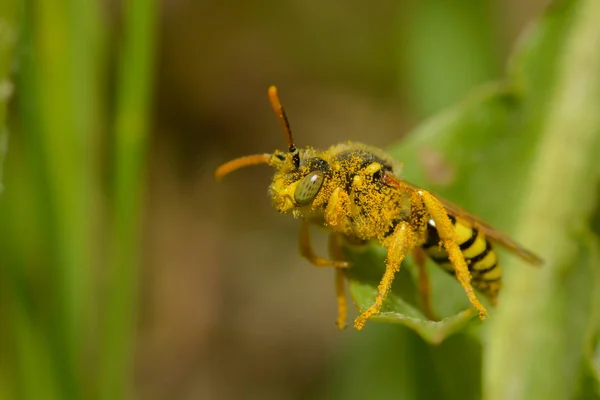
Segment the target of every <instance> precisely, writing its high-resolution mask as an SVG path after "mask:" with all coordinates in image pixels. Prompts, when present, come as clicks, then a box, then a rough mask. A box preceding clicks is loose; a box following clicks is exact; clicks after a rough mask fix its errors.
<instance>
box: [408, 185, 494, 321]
mask: <svg viewBox="0 0 600 400" xmlns="http://www.w3.org/2000/svg"><path fill="white" fill-rule="evenodd" d="M417 194H418V196H419V197H420V198H421V200H422V201H423V204H424V205H425V209H426V210H427V214H429V216H430V217H431V219H432V220H433V222H434V223H435V229H436V230H437V232H438V235H439V236H440V239H441V241H442V244H443V245H444V249H445V250H446V252H447V253H448V258H449V259H450V262H451V263H452V265H453V266H454V269H455V271H456V278H457V279H458V281H459V282H460V284H461V286H462V287H463V289H464V291H465V293H466V294H467V297H468V298H469V301H470V302H471V304H472V305H473V307H475V309H476V310H477V311H478V312H479V318H481V319H484V318H485V317H486V316H487V311H486V309H485V307H484V306H483V304H481V302H480V301H479V299H477V296H476V295H475V292H474V291H473V286H472V285H471V273H470V272H469V268H468V267H467V263H466V261H465V257H464V255H463V254H462V252H461V251H460V247H459V245H458V238H457V237H456V231H455V229H454V227H453V225H452V222H451V221H450V218H448V213H447V212H446V208H445V207H444V205H443V204H442V203H441V202H440V201H439V200H438V199H436V198H435V196H433V195H432V194H431V193H429V192H428V191H426V190H422V189H420V190H417Z"/></svg>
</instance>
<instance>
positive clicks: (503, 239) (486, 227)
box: [383, 174, 544, 265]
mask: <svg viewBox="0 0 600 400" xmlns="http://www.w3.org/2000/svg"><path fill="white" fill-rule="evenodd" d="M383 182H384V183H385V184H387V185H388V186H391V187H396V188H398V189H409V190H412V191H414V190H419V189H421V188H420V187H419V186H416V185H413V184H412V183H409V182H407V181H404V180H400V179H398V178H396V177H394V176H393V175H389V174H385V175H384V179H383ZM423 190H426V189H423ZM428 192H429V193H431V194H432V195H433V196H435V197H436V198H437V199H438V200H439V201H440V202H441V203H442V204H443V205H444V207H445V208H446V211H447V212H448V214H450V215H452V216H455V217H459V218H461V219H462V220H464V221H466V222H467V223H468V224H470V225H471V226H473V227H474V228H476V229H478V230H479V231H480V232H483V233H484V234H485V235H486V236H487V237H489V238H490V239H492V240H493V241H494V242H496V243H498V244H499V245H501V246H502V247H505V248H506V249H508V250H509V251H511V252H513V253H514V254H516V255H517V256H519V257H521V258H522V259H523V260H525V261H527V262H529V263H531V264H533V265H542V264H543V262H544V261H543V260H542V259H541V258H540V257H539V256H537V255H536V254H534V253H533V252H531V251H529V250H527V249H525V248H524V247H523V246H521V245H520V244H518V243H517V242H515V241H514V240H513V239H511V238H510V236H508V235H506V234H504V233H502V232H500V231H498V230H497V229H495V228H494V227H492V226H491V225H490V224H488V223H487V222H485V221H483V220H482V219H481V218H479V217H477V216H475V215H473V214H471V213H469V212H468V211H465V210H464V209H463V208H461V207H460V206H458V205H456V204H454V203H453V202H451V201H449V200H446V199H444V198H443V197H441V196H438V195H437V194H435V193H432V192H430V191H428Z"/></svg>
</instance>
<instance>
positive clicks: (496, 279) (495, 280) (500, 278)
mask: <svg viewBox="0 0 600 400" xmlns="http://www.w3.org/2000/svg"><path fill="white" fill-rule="evenodd" d="M501 280H502V277H501V276H499V277H498V278H494V279H480V281H481V282H487V283H493V282H498V281H501Z"/></svg>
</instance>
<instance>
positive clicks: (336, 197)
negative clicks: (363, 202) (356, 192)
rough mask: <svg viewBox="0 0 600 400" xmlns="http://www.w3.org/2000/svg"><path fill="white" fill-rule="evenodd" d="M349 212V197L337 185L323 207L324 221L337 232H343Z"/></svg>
mask: <svg viewBox="0 0 600 400" xmlns="http://www.w3.org/2000/svg"><path fill="white" fill-rule="evenodd" d="M349 213H350V197H349V196H348V193H346V192H345V191H344V190H343V189H342V188H340V187H337V188H335V190H334V191H333V193H332V194H331V196H329V200H328V201H327V207H326V208H325V222H326V223H327V225H329V226H330V227H332V228H333V229H334V230H335V231H337V232H344V231H345V230H346V225H347V222H348V214H349Z"/></svg>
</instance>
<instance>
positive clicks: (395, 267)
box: [354, 222, 416, 330]
mask: <svg viewBox="0 0 600 400" xmlns="http://www.w3.org/2000/svg"><path fill="white" fill-rule="evenodd" d="M382 244H383V246H384V247H386V248H387V250H388V254H387V259H386V265H385V273H384V274H383V278H382V279H381V282H379V286H378V287H377V298H376V299H375V303H374V304H373V305H372V306H371V307H369V308H367V309H366V310H365V311H364V312H363V313H362V314H360V315H359V316H358V318H356V319H355V320H354V328H356V329H357V330H361V329H362V328H363V327H364V326H365V323H366V322H367V320H368V319H369V318H371V317H372V316H373V315H377V314H379V312H380V311H381V306H382V305H383V301H384V300H385V298H386V297H387V295H388V294H389V292H390V289H391V288H392V282H394V276H395V275H396V272H398V271H399V270H400V264H402V261H403V260H404V257H405V256H406V253H407V252H408V251H410V250H411V249H413V248H414V247H415V245H416V235H415V233H414V231H413V230H412V228H411V226H410V225H409V223H407V222H401V223H399V224H398V226H397V227H396V230H395V231H394V233H393V234H392V236H390V237H388V238H387V239H385V240H384V241H383V243H382Z"/></svg>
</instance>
